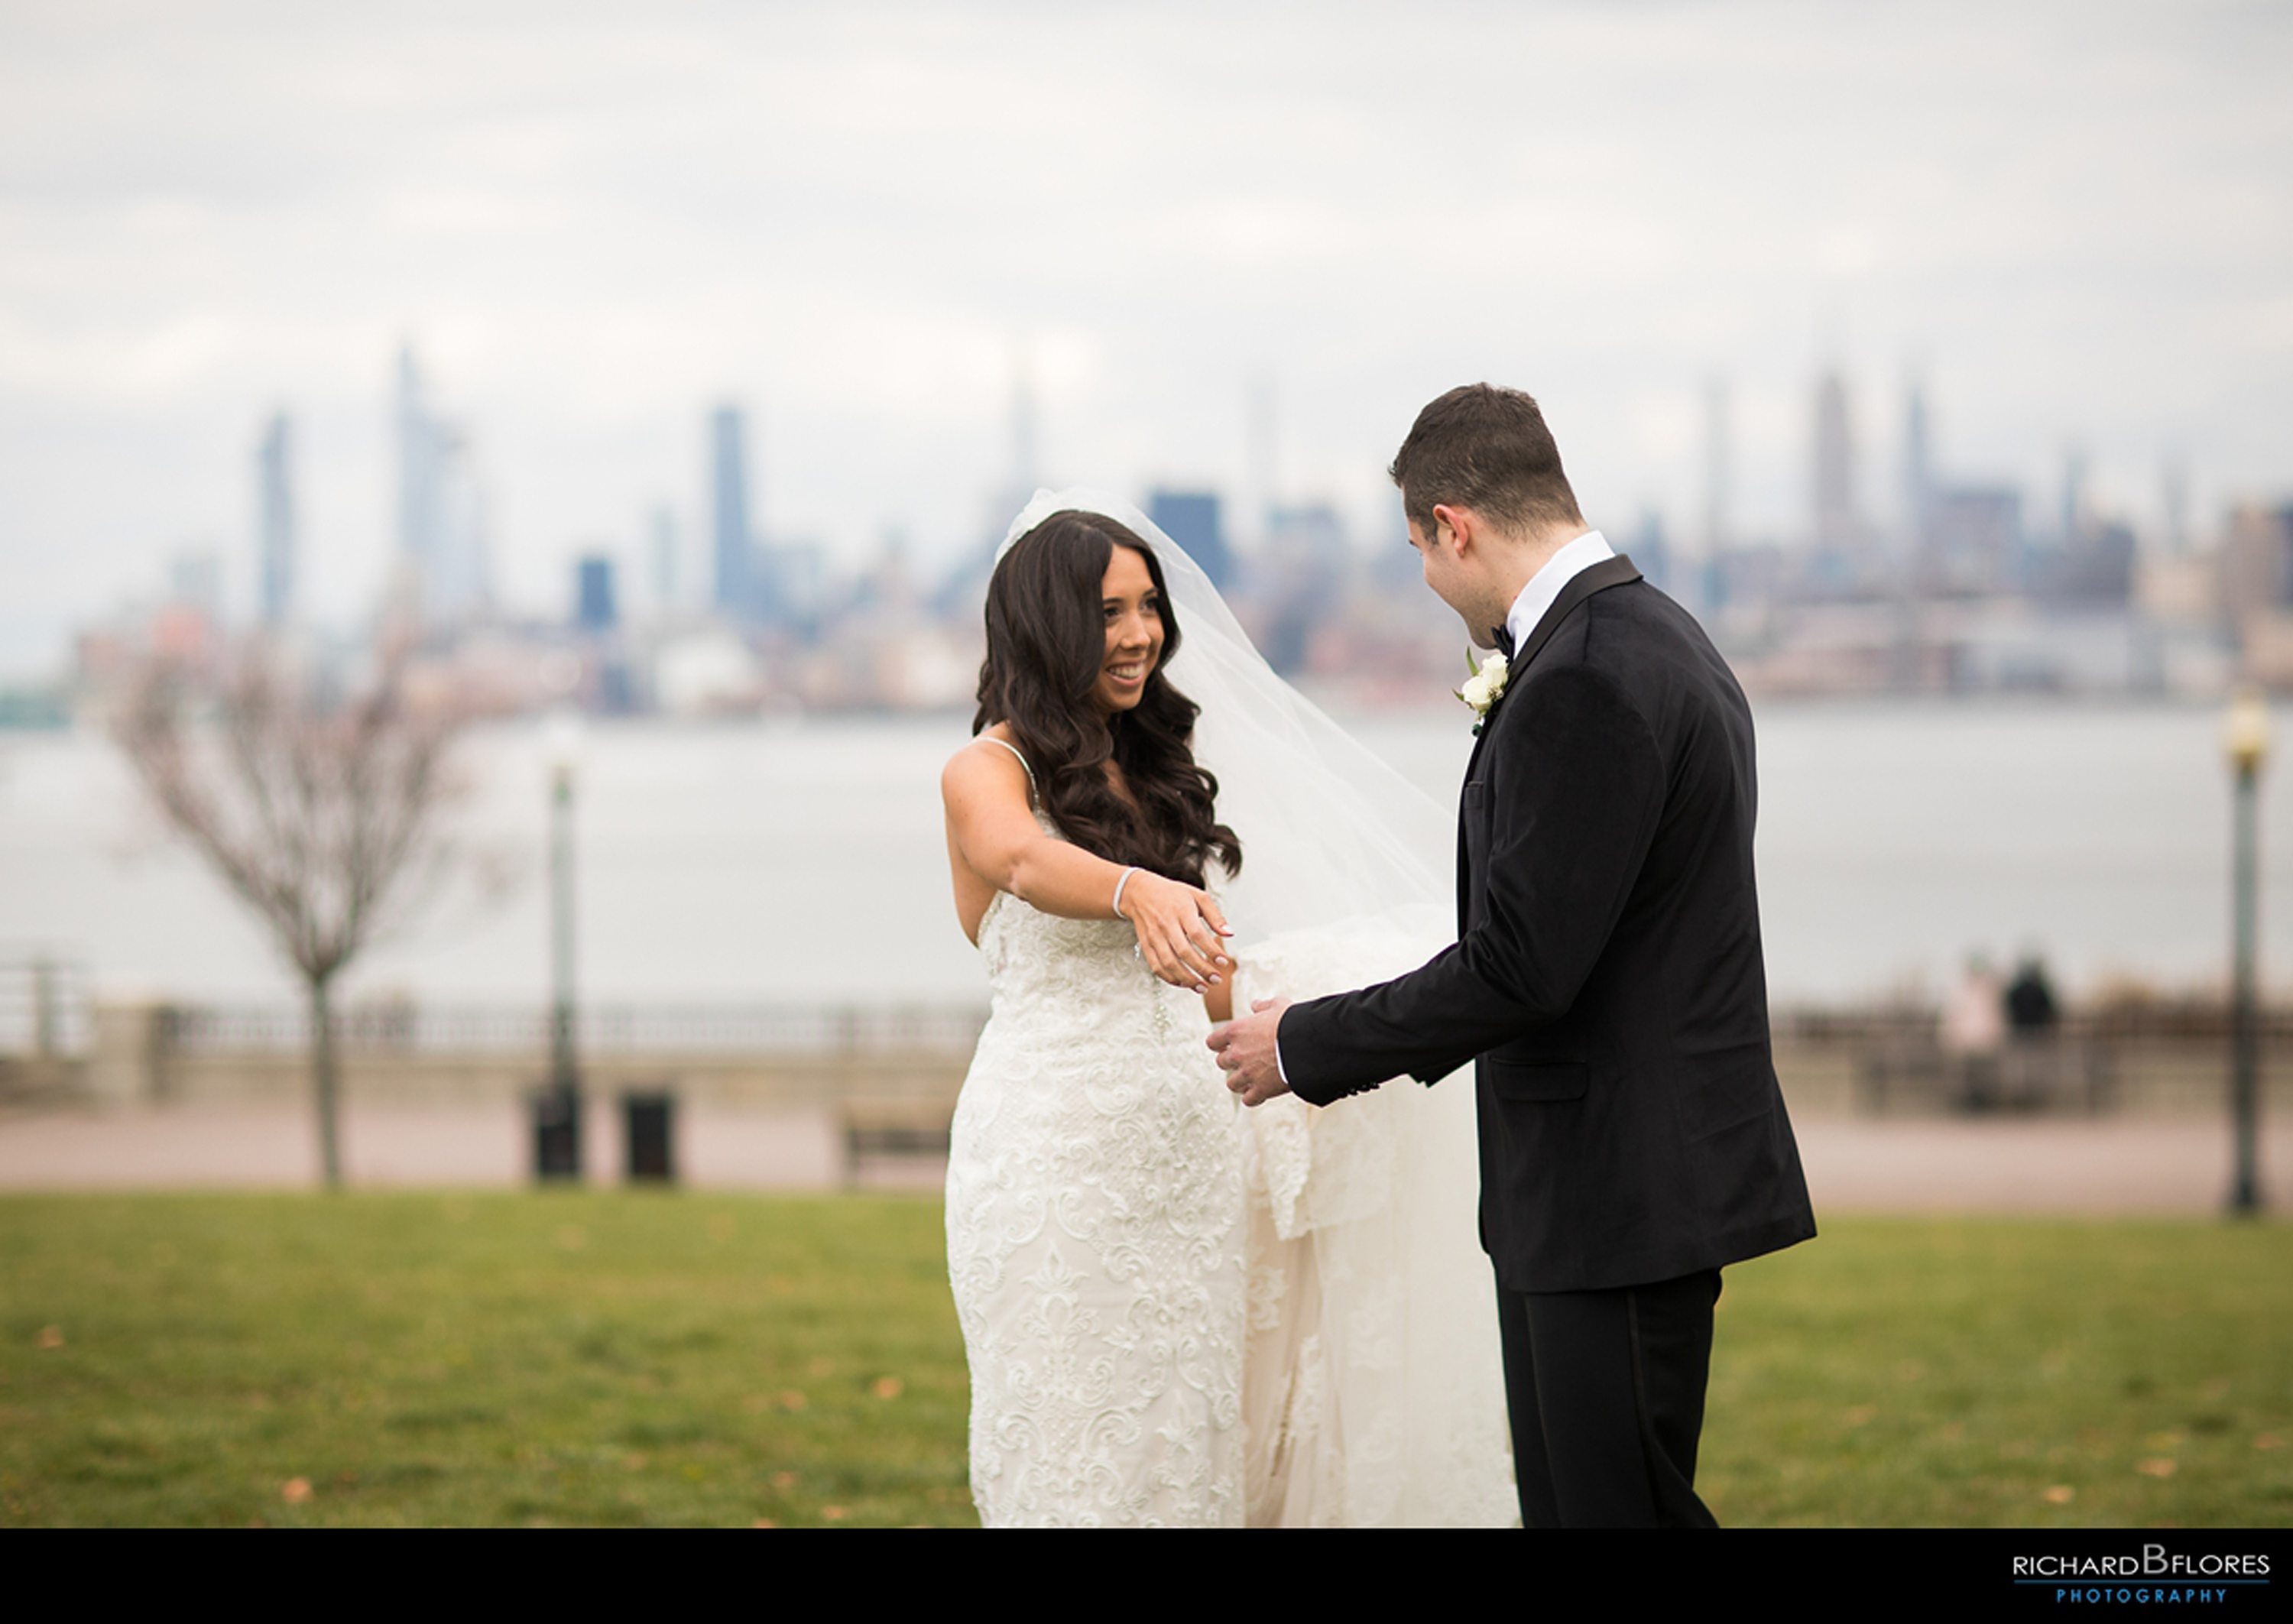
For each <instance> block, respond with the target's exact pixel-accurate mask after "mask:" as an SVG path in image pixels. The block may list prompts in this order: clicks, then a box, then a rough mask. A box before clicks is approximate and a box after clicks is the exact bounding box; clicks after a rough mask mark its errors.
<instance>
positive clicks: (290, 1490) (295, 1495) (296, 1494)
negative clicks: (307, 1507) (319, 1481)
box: [279, 1477, 311, 1506]
mask: <svg viewBox="0 0 2293 1624" xmlns="http://www.w3.org/2000/svg"><path fill="white" fill-rule="evenodd" d="M279 1498H280V1499H282V1500H285V1501H286V1502H287V1503H288V1505H289V1506H300V1505H301V1504H302V1503H303V1502H304V1501H305V1500H307V1499H310V1498H311V1480H310V1479H309V1478H307V1477H290V1478H288V1480H287V1481H286V1482H285V1483H281V1484H280V1485H279Z"/></svg>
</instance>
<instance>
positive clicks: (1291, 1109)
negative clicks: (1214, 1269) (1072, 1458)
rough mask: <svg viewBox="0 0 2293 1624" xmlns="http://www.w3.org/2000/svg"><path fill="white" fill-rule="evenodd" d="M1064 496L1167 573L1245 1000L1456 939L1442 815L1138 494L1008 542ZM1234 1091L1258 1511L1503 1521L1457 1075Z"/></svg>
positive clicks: (1266, 1518)
mask: <svg viewBox="0 0 2293 1624" xmlns="http://www.w3.org/2000/svg"><path fill="white" fill-rule="evenodd" d="M1071 509H1073V510H1081V511H1085V512H1090V513H1103V514H1105V515H1106V516H1107V517H1108V518H1111V519H1114V520H1115V521H1118V522H1120V523H1121V524H1122V525H1124V526H1125V527H1127V528H1128V529H1130V531H1131V532H1132V533H1133V534H1135V535H1137V536H1138V537H1139V538H1140V539H1141V540H1143V541H1145V542H1146V543H1147V545H1149V546H1151V547H1153V548H1154V549H1155V556H1156V560H1157V562H1159V563H1160V564H1161V566H1162V570H1163V582H1164V585H1165V586H1166V588H1167V589H1168V592H1169V594H1170V601H1171V608H1172V610H1174V611H1175V613H1176V618H1177V619H1178V622H1179V627H1180V630H1181V633H1182V638H1181V642H1180V646H1179V651H1178V652H1177V654H1175V655H1174V656H1172V657H1171V661H1170V664H1169V666H1168V667H1167V670H1168V672H1169V675H1170V677H1171V682H1172V683H1175V684H1177V686H1178V687H1179V690H1180V691H1183V692H1184V693H1185V694H1186V695H1187V697H1188V698H1189V699H1193V700H1194V701H1195V703H1196V704H1198V705H1200V706H1201V707H1202V715H1201V718H1200V720H1199V721H1198V722H1197V723H1196V725H1195V759H1196V760H1197V761H1198V762H1200V763H1201V764H1203V766H1204V767H1206V768H1208V769H1209V770H1210V771H1211V772H1212V773H1214V774H1215V775H1216V776H1217V779H1218V782H1219V801H1218V804H1219V818H1220V820H1222V821H1224V822H1225V823H1227V824H1228V825H1229V826H1230V827H1232V828H1234V830H1235V831H1236V834H1238V835H1239V836H1241V838H1242V842H1243V850H1244V862H1243V869H1242V873H1241V875H1240V876H1239V877H1236V878H1235V879H1234V880H1232V881H1231V882H1230V883H1229V884H1228V885H1226V886H1225V887H1224V890H1223V898H1224V901H1225V907H1226V912H1227V917H1228V923H1229V924H1230V925H1232V926H1233V927H1234V931H1235V938H1234V947H1235V953H1236V960H1237V962H1238V964H1239V966H1240V971H1239V974H1238V975H1237V978H1236V990H1235V1001H1236V1009H1237V1010H1241V1009H1245V1008H1247V1007H1248V1003H1247V1000H1249V999H1252V998H1276V997H1280V998H1315V997H1318V996H1320V995H1322V994H1324V993H1330V992H1339V991H1344V990H1349V989H1351V988H1355V987H1362V986H1367V985H1370V984H1372V983H1373V982H1381V981H1386V980H1390V978H1392V977H1394V976H1396V975H1399V974H1404V973H1406V972H1407V971H1410V970H1414V969H1415V968H1416V967H1417V966H1420V965H1422V963H1424V962H1425V960H1426V959H1428V958H1430V957H1432V956H1433V955H1434V954H1435V953H1437V952H1438V951H1439V950H1440V949H1442V948H1443V947H1445V946H1446V945H1447V944H1448V943H1449V942H1450V941H1454V935H1455V933H1454V929H1453V928H1452V922H1453V920H1454V895H1453V886H1454V881H1453V878H1452V877H1451V872H1450V869H1449V861H1450V857H1451V851H1452V845H1451V843H1452V841H1453V839H1454V818H1453V816H1452V814H1451V813H1450V812H1447V811H1446V810H1445V809H1444V808H1443V807H1442V806H1441V805H1440V804H1438V803H1437V802H1435V801H1434V800H1433V798H1432V797H1431V796H1428V795H1427V794H1425V792H1424V791H1423V790H1422V789H1420V788H1417V787H1416V786H1415V785H1414V784H1412V783H1410V782H1409V781H1408V780H1406V779H1405V778H1403V777H1402V776H1401V775H1400V773H1398V772H1396V771H1395V770H1394V769H1393V768H1392V767H1391V766H1390V765H1388V764H1386V763H1385V762H1384V761H1383V760H1381V758H1379V757H1378V756H1377V755H1374V754H1373V752H1371V751H1370V750H1369V749H1368V748H1367V747H1365V746H1363V745H1362V744H1360V743H1359V742H1357V740H1355V739H1353V738H1352V737H1350V736H1349V734H1347V733H1346V731H1344V730H1343V729H1341V728H1340V727H1339V726H1338V725H1337V724H1336V723H1333V722H1332V721H1331V720H1330V719H1329V717H1328V716H1326V715H1324V714H1323V712H1322V711H1321V709H1320V708H1319V707H1317V706H1316V705H1315V704H1314V703H1313V702H1312V701H1310V700H1309V699H1307V698H1306V697H1305V696H1304V695H1303V694H1300V692H1299V691H1297V690H1296V689H1294V688H1292V686H1291V685H1290V684H1289V683H1285V682H1284V681H1283V680H1282V679H1281V678H1280V677H1279V676H1277V675H1275V673H1274V670H1273V668H1272V667H1269V666H1268V664H1267V663H1266V661H1265V659H1264V658H1263V657H1261V656H1260V654H1259V652H1258V650H1257V649H1256V648H1255V647H1254V646H1252V643H1251V641H1250V638H1249V636H1248V634H1246V633H1244V630H1243V628H1242V626H1241V623H1240V622H1239V621H1237V620H1236V618H1235V616H1234V613H1233V611H1232V610H1230V609H1228V606H1227V603H1226V601H1225V599H1224V598H1223V597H1221V596H1220V595H1219V591H1218V588H1217V587H1216V586H1214V585H1213V584H1212V583H1211V579H1210V578H1209V576H1208V575H1206V574H1205V573H1204V572H1203V569H1202V567H1201V566H1200V565H1199V564H1197V563H1196V562H1195V561H1194V560H1193V559H1192V558H1190V557H1188V556H1187V553H1186V552H1185V551H1184V549H1182V548H1180V547H1179V545H1177V544H1176V543H1175V542H1173V541H1172V540H1171V538H1170V537H1168V536H1166V535H1164V534H1163V531H1162V530H1161V529H1159V528H1158V527H1157V526H1155V524H1154V523H1153V522H1152V521H1150V520H1148V519H1147V516H1146V515H1145V514H1144V513H1140V512H1139V511H1138V509H1137V508H1136V507H1134V506H1133V505H1130V503H1128V502H1126V501H1124V500H1122V498H1121V497H1115V496H1111V495H1109V494H1107V493H1106V492H1103V491H1096V490H1090V489H1070V490H1061V491H1038V492H1037V493H1036V494H1035V497H1034V499H1033V501H1031V502H1029V503H1028V505H1027V506H1026V507H1025V510H1023V511H1022V512H1021V513H1020V514H1019V516H1018V518H1017V519H1016V520H1015V521H1013V522H1012V525H1011V529H1010V532H1009V535H1008V536H1007V537H1005V540H1004V545H1005V546H1007V547H1008V546H1009V545H1010V544H1011V543H1012V542H1013V541H1015V540H1017V538H1018V537H1021V536H1023V535H1025V533H1026V532H1027V531H1028V530H1030V529H1033V528H1034V527H1035V526H1036V525H1037V524H1039V523H1041V521H1043V520H1044V519H1046V518H1048V517H1049V515H1050V514H1052V513H1060V512H1065V511H1067V510H1071ZM1208 1058H1209V1056H1208V1052H1207V1050H1206V1051H1205V1053H1204V1059H1205V1061H1206V1062H1207V1061H1208ZM1236 1110H1237V1112H1238V1113H1239V1117H1238V1121H1237V1125H1236V1132H1237V1134H1238V1135H1240V1150H1241V1154H1242V1157H1243V1162H1244V1184H1245V1188H1246V1189H1247V1191H1248V1192H1249V1201H1250V1213H1249V1220H1248V1222H1249V1234H1250V1259H1249V1261H1250V1271H1251V1276H1250V1290H1249V1300H1250V1314H1251V1323H1250V1335H1249V1342H1248V1351H1247V1354H1246V1357H1245V1361H1244V1375H1243V1397H1244V1421H1245V1426H1246V1427H1247V1431H1248V1438H1249V1442H1248V1451H1249V1453H1248V1467H1247V1472H1248V1481H1247V1484H1246V1490H1247V1495H1248V1506H1249V1520H1250V1522H1251V1523H1252V1524H1253V1525H1255V1526H1275V1525H1286V1526H1301V1525H1309V1526H1310V1525H1319V1526H1333V1525H1334V1526H1346V1527H1373V1526H1381V1525H1384V1526H1428V1525H1447V1526H1459V1525H1476V1524H1478V1525H1498V1524H1503V1523H1510V1522H1514V1521H1517V1517H1516V1512H1515V1500H1514V1494H1513V1487H1512V1472H1511V1458H1510V1454H1509V1451H1508V1447H1507V1442H1506V1426H1505V1408H1504V1385H1503V1369H1502V1362H1501V1359H1500V1354H1499V1349H1498V1340H1497V1325H1496V1304H1495V1287H1494V1285H1493V1283H1492V1280H1491V1276H1490V1273H1489V1269H1488V1264H1487V1260H1486V1259H1485V1258H1484V1257H1483V1256H1481V1253H1480V1249H1479V1244H1478V1241H1477V1240H1476V1231H1475V1224H1476V1221H1477V1219H1476V1206H1475V1203H1476V1200H1477V1192H1478V1190H1479V1159H1478V1155H1477V1151H1476V1149H1475V1137H1474V1135H1475V1126H1474V1112H1473V1090H1472V1087H1471V1078H1470V1076H1469V1075H1462V1074H1461V1075H1460V1076H1457V1077H1454V1078H1451V1079H1446V1081H1444V1082H1443V1083H1442V1084H1440V1085H1439V1086H1437V1087H1432V1088H1422V1087H1418V1086H1417V1085H1416V1084H1414V1083H1396V1084H1392V1085H1390V1086H1388V1087H1384V1088H1381V1089H1377V1090H1374V1091H1373V1092H1371V1093H1369V1094H1365V1095H1356V1096H1354V1097H1352V1098H1349V1099H1347V1100H1344V1101H1342V1102H1341V1103H1338V1104H1337V1105H1335V1106H1333V1107H1331V1108H1329V1109H1327V1110H1317V1109H1316V1108H1315V1107H1313V1106H1310V1105H1308V1104H1306V1103H1304V1102H1302V1101H1300V1100H1298V1099H1295V1098H1292V1097H1290V1096H1286V1095H1285V1096H1284V1097H1282V1098H1279V1099H1276V1100H1272V1101H1269V1102H1268V1103H1266V1104H1264V1105H1261V1106H1260V1107H1259V1108H1258V1109H1256V1110H1255V1111H1241V1108H1240V1107H1239V1106H1237V1107H1236Z"/></svg>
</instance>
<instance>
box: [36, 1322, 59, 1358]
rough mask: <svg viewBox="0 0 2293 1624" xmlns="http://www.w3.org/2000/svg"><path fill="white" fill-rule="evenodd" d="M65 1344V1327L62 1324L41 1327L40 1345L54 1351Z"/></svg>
mask: <svg viewBox="0 0 2293 1624" xmlns="http://www.w3.org/2000/svg"><path fill="white" fill-rule="evenodd" d="M40 1345H41V1346H42V1347H43V1348H45V1349H47V1350H48V1351H49V1352H51V1353H53V1352H54V1351H55V1350H56V1349H57V1348H60V1347H61V1346H63V1345H64V1328H63V1327H62V1326H61V1325H43V1326H42V1327H40Z"/></svg>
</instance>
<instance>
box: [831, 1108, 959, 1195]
mask: <svg viewBox="0 0 2293 1624" xmlns="http://www.w3.org/2000/svg"><path fill="white" fill-rule="evenodd" d="M840 1115H841V1116H842V1119H843V1127H844V1134H843V1138H844V1186H845V1188H846V1189H847V1190H850V1189H855V1188H857V1187H858V1185H859V1183H860V1176H861V1173H862V1171H863V1169H864V1168H867V1167H869V1166H871V1165H872V1164H874V1163H877V1162H879V1161H892V1162H906V1163H910V1164H912V1163H915V1162H918V1161H925V1160H935V1161H945V1160H946V1159H947V1153H948V1129H949V1125H950V1124H951V1122H952V1120H953V1119H954V1115H955V1103H954V1102H953V1101H952V1100H934V1099H883V1100H847V1101H845V1102H844V1103H843V1106H842V1108H841V1111H840Z"/></svg>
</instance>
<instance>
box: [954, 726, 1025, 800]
mask: <svg viewBox="0 0 2293 1624" xmlns="http://www.w3.org/2000/svg"><path fill="white" fill-rule="evenodd" d="M988 739H994V740H995V741H996V742H995V743H994V744H988V743H986V742H985V741H986V740H988ZM1005 746H1009V748H1004V747H1005ZM1026 774H1027V768H1026V766H1025V763H1023V762H1022V761H1021V759H1020V757H1019V755H1018V754H1017V747H1016V746H1013V745H1012V744H1011V730H1010V727H1009V724H1007V723H1001V722H998V723H994V724H993V726H991V727H987V728H984V729H982V730H981V731H980V733H979V736H978V737H977V738H976V739H971V740H970V741H969V742H968V743H966V744H965V745H964V746H963V747H961V748H960V749H959V750H957V751H956V753H955V754H954V755H951V756H949V757H948V758H947V765H946V766H944V767H943V768H941V769H940V775H939V787H940V793H941V794H942V795H943V796H946V797H947V799H948V800H949V801H951V802H952V801H954V800H956V799H958V798H960V797H963V796H971V795H977V794H980V793H983V792H986V793H993V792H994V791H996V790H1000V789H1002V788H1006V787H1011V788H1017V791H1018V793H1019V796H1020V799H1021V800H1022V801H1023V802H1024V801H1025V798H1026V790H1027V777H1026Z"/></svg>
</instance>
